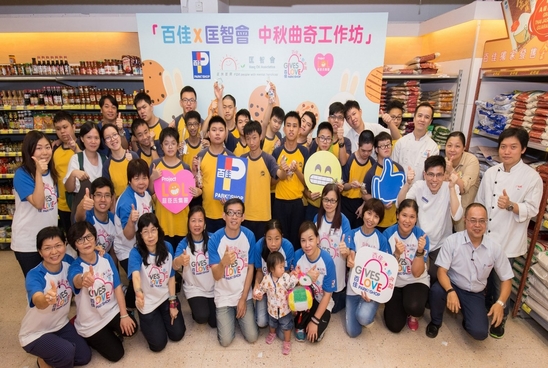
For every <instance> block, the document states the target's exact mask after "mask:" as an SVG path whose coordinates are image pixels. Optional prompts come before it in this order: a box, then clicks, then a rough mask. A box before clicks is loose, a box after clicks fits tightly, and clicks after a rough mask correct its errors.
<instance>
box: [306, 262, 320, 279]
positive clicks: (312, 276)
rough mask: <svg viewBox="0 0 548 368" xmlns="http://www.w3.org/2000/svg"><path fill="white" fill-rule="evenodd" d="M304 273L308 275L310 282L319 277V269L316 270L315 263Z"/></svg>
mask: <svg viewBox="0 0 548 368" xmlns="http://www.w3.org/2000/svg"><path fill="white" fill-rule="evenodd" d="M306 274H307V275H308V276H310V279H312V282H316V280H318V277H320V271H318V270H316V265H314V267H312V268H311V269H310V270H309V271H308V272H307V273H306Z"/></svg>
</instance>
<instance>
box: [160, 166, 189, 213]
mask: <svg viewBox="0 0 548 368" xmlns="http://www.w3.org/2000/svg"><path fill="white" fill-rule="evenodd" d="M195 186H196V181H195V180H194V175H192V173H191V172H190V171H188V170H181V171H179V172H178V173H177V174H173V173H172V172H171V171H168V170H162V176H161V177H159V178H158V179H156V181H155V182H154V191H155V193H156V198H158V202H159V203H160V204H161V205H162V206H164V207H165V208H166V209H167V210H168V211H169V212H171V213H179V212H181V211H182V210H184V209H185V208H186V207H187V206H188V205H189V203H190V201H191V200H192V193H190V191H189V188H191V187H195Z"/></svg>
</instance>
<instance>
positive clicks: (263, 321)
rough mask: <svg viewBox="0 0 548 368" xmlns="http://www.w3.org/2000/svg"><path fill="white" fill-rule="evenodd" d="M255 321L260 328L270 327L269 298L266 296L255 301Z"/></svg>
mask: <svg viewBox="0 0 548 368" xmlns="http://www.w3.org/2000/svg"><path fill="white" fill-rule="evenodd" d="M255 320H256V321H257V326H259V328H263V327H266V326H268V298H267V296H266V294H264V295H263V298H262V299H261V300H257V301H255Z"/></svg>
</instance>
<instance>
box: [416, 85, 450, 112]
mask: <svg viewBox="0 0 548 368" xmlns="http://www.w3.org/2000/svg"><path fill="white" fill-rule="evenodd" d="M453 97H454V96H453V92H452V91H449V90H444V89H438V90H435V91H429V92H425V91H423V92H422V99H421V101H426V102H428V103H430V105H432V107H433V108H434V113H440V114H451V112H452V111H453Z"/></svg>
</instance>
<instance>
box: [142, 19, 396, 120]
mask: <svg viewBox="0 0 548 368" xmlns="http://www.w3.org/2000/svg"><path fill="white" fill-rule="evenodd" d="M387 21H388V14H387V13H361V14H360V13H355V14H344V13H341V14H137V22H138V30H139V43H140V48H141V59H142V60H143V71H144V78H145V90H146V91H147V92H148V93H149V94H150V95H151V96H152V97H153V100H154V101H155V113H156V114H157V115H158V116H160V117H162V118H163V119H164V120H166V121H168V122H169V121H171V120H172V116H178V115H180V114H181V113H182V108H181V107H180V104H179V92H180V90H181V88H182V87H183V86H185V85H190V86H192V87H194V88H195V89H196V92H197V100H198V106H197V110H198V112H200V113H201V114H202V117H203V118H205V116H206V115H207V108H208V106H209V104H210V102H211V100H212V99H213V98H214V94H213V84H214V82H215V81H216V80H222V84H223V85H224V87H225V89H224V93H225V94H231V95H233V96H234V97H235V98H236V106H237V108H238V109H240V108H247V109H249V111H250V112H251V115H252V119H257V120H258V119H260V118H262V115H263V110H264V107H265V106H266V104H267V103H268V100H267V98H265V96H264V94H265V86H266V84H267V81H271V82H272V83H274V84H275V85H276V88H277V92H278V96H279V102H280V106H281V107H282V108H283V109H284V110H285V111H286V112H287V111H290V110H297V111H299V112H301V113H302V112H304V111H307V110H309V111H313V112H314V113H315V114H316V115H317V117H318V123H319V122H321V121H324V120H327V116H328V107H329V105H330V104H331V103H333V102H336V101H339V102H342V103H344V102H346V101H347V100H350V99H353V100H357V101H358V102H359V104H360V107H361V108H362V111H363V119H364V120H365V121H369V122H376V121H377V119H378V102H379V101H378V98H379V97H380V88H381V85H380V78H382V69H376V68H380V67H382V65H383V61H384V47H385V39H386V27H387ZM374 69H376V70H375V71H374ZM372 72H373V73H372ZM370 73H372V75H371V76H370ZM379 73H380V74H379ZM368 76H370V78H369V80H368ZM366 86H367V87H366ZM366 89H367V91H368V93H367V95H368V96H366Z"/></svg>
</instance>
